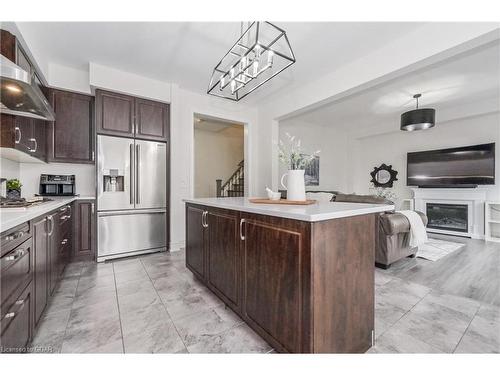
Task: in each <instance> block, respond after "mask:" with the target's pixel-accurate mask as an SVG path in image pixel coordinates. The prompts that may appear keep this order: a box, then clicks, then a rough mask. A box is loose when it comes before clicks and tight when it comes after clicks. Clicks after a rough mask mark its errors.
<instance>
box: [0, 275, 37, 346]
mask: <svg viewBox="0 0 500 375" xmlns="http://www.w3.org/2000/svg"><path fill="white" fill-rule="evenodd" d="M33 299H34V298H33V282H30V283H29V284H28V286H27V287H26V288H25V289H24V290H23V291H22V292H21V294H20V295H19V296H18V297H17V298H16V299H15V300H13V301H12V303H10V304H9V305H8V307H7V308H6V309H4V308H3V306H4V305H3V304H2V309H1V310H2V311H1V312H2V318H1V320H0V330H1V333H0V348H1V352H4V353H23V352H24V351H25V349H26V347H27V346H28V344H29V343H30V341H31V339H32V337H33V329H34V316H35V315H34V310H33V306H34V303H33Z"/></svg>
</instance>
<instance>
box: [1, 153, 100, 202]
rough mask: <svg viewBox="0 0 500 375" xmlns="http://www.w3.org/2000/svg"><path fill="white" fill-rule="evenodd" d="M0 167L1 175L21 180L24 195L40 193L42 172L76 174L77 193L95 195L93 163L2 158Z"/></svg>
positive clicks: (29, 195)
mask: <svg viewBox="0 0 500 375" xmlns="http://www.w3.org/2000/svg"><path fill="white" fill-rule="evenodd" d="M0 167H1V171H0V174H1V177H4V178H7V179H11V178H18V179H19V180H21V183H22V184H23V187H22V189H21V191H22V196H23V197H32V196H33V195H35V194H38V189H39V186H40V175H41V174H74V175H75V180H76V182H75V185H76V193H77V194H80V195H83V196H95V166H94V165H91V164H65V163H50V164H31V163H17V162H13V161H10V160H7V159H3V158H1V159H0Z"/></svg>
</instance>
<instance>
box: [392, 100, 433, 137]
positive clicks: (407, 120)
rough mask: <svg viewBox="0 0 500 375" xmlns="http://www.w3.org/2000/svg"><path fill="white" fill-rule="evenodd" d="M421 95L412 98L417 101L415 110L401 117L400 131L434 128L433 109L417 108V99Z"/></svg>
mask: <svg viewBox="0 0 500 375" xmlns="http://www.w3.org/2000/svg"><path fill="white" fill-rule="evenodd" d="M421 96H422V94H415V95H413V98H414V99H415V100H416V101H417V108H416V109H413V110H411V111H408V112H405V113H403V114H402V115H401V128H400V129H401V130H404V131H408V132H411V131H414V130H424V129H429V128H432V127H434V124H435V117H436V110H435V109H434V108H418V99H419V98H420V97H421Z"/></svg>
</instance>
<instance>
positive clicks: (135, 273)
mask: <svg viewBox="0 0 500 375" xmlns="http://www.w3.org/2000/svg"><path fill="white" fill-rule="evenodd" d="M115 280H116V285H120V284H125V283H129V282H131V281H135V280H143V281H149V280H150V278H149V276H148V274H147V273H146V270H145V269H144V267H142V265H141V267H140V268H134V269H132V270H130V271H123V272H120V273H116V271H115Z"/></svg>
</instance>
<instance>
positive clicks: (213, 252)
mask: <svg viewBox="0 0 500 375" xmlns="http://www.w3.org/2000/svg"><path fill="white" fill-rule="evenodd" d="M238 218H239V214H238V212H236V211H230V210H215V209H213V208H208V214H207V218H206V225H207V228H206V234H207V238H206V240H205V242H206V246H207V282H208V286H209V288H210V289H211V290H212V291H213V292H214V293H215V294H217V296H219V297H220V298H221V299H222V300H223V301H224V302H225V303H226V304H228V305H229V306H231V307H232V308H233V309H235V310H237V311H239V306H240V291H239V289H240V274H241V258H240V255H239V220H238Z"/></svg>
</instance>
